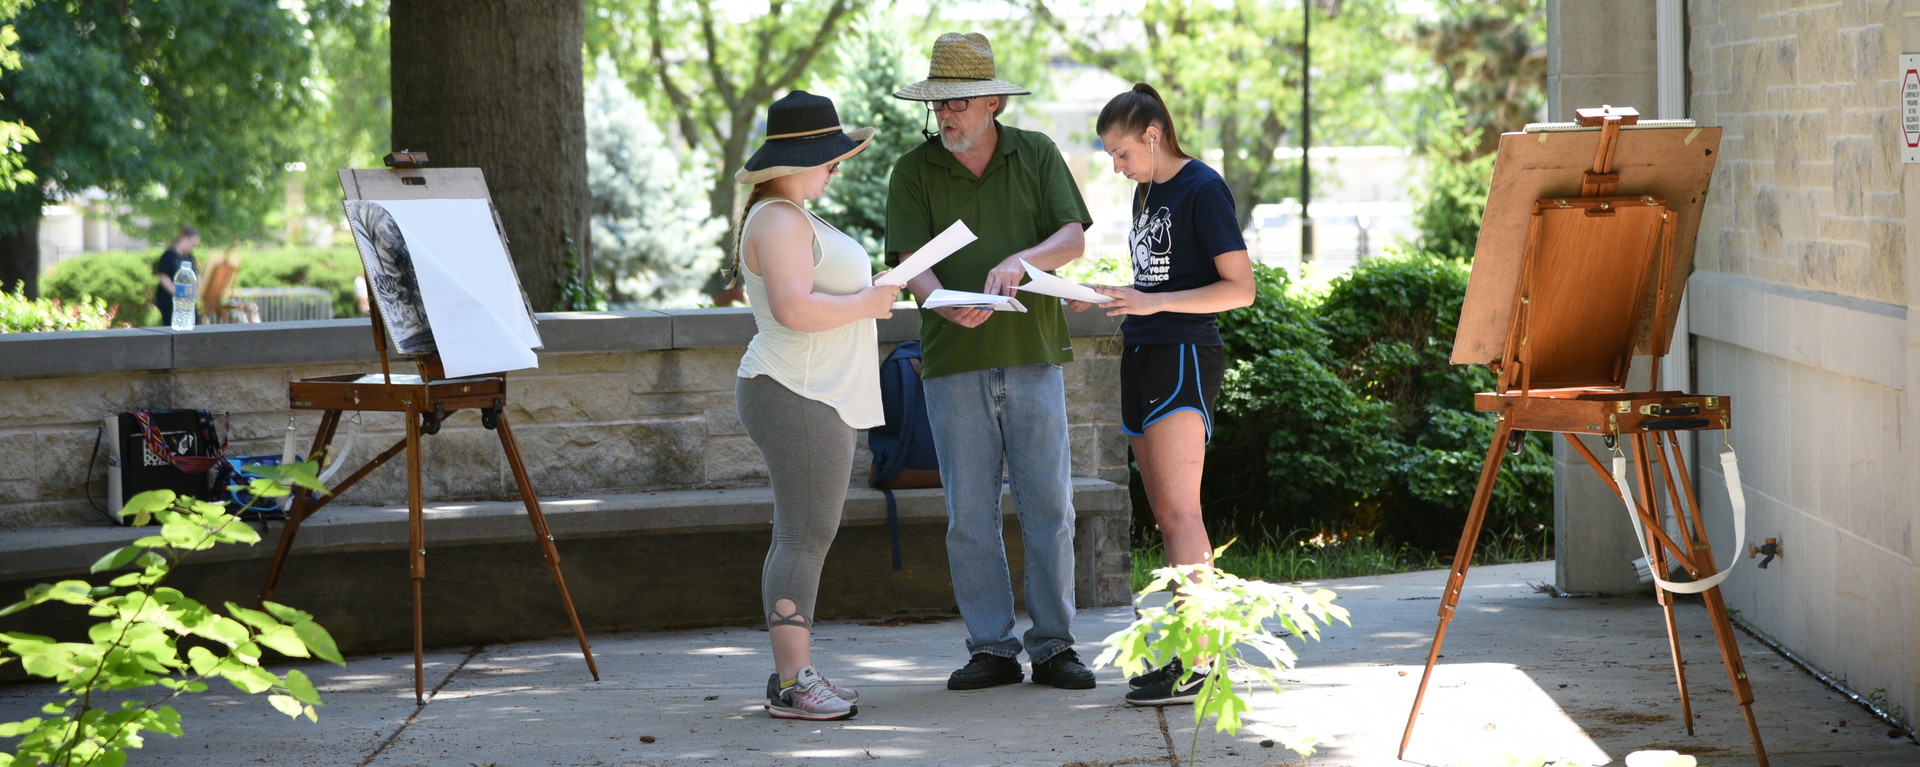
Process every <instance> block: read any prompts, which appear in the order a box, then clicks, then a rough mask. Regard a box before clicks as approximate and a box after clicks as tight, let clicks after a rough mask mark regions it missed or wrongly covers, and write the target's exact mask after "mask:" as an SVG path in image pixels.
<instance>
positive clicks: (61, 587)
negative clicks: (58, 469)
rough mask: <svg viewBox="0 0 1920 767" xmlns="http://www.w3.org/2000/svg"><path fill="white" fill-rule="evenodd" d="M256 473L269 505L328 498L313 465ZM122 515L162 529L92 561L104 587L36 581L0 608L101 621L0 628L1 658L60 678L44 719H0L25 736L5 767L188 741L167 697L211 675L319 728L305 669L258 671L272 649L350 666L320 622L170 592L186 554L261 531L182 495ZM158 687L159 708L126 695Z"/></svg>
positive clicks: (134, 506)
mask: <svg viewBox="0 0 1920 767" xmlns="http://www.w3.org/2000/svg"><path fill="white" fill-rule="evenodd" d="M249 469H250V470H252V471H256V472H258V473H260V474H262V475H263V476H265V477H267V479H262V480H259V481H256V482H254V483H253V484H252V486H251V488H250V489H251V490H252V491H253V492H254V493H256V494H257V495H261V496H262V497H281V496H285V495H287V494H288V492H289V490H288V485H287V483H293V484H298V485H301V486H303V487H310V488H314V489H315V490H316V491H319V492H325V488H324V487H321V485H320V483H319V481H318V480H316V479H315V478H314V472H315V471H316V469H317V466H316V464H315V463H314V462H312V461H306V462H303V463H300V464H295V465H291V466H286V467H278V466H274V467H264V466H255V467H249ZM121 513H122V514H124V515H127V516H132V517H135V522H136V524H141V525H145V524H147V523H148V522H150V521H157V522H159V529H158V531H157V532H156V534H154V535H149V536H147V537H144V538H140V539H139V540H136V541H134V542H133V543H132V545H129V546H126V547H123V548H120V549H117V550H115V551H113V552H111V553H109V554H107V555H106V556H103V557H101V558H100V559H99V561H97V562H95V563H94V564H93V568H92V572H94V573H97V574H103V575H111V576H112V577H111V580H109V581H108V582H107V584H106V585H94V584H93V583H89V582H87V581H83V580H67V581H61V582H58V583H52V584H40V585H38V586H34V587H33V588H30V589H28V590H27V592H26V598H25V599H23V600H22V601H20V602H17V603H15V604H13V605H11V606H9V607H6V608H4V609H0V616H5V615H10V614H12V613H15V612H19V611H21V610H25V609H28V608H31V607H34V606H36V605H42V604H47V603H49V602H58V603H65V604H70V605H75V606H78V607H81V608H84V609H85V610H86V611H87V613H88V614H89V615H91V616H94V617H96V618H100V619H102V620H101V622H99V623H96V624H94V625H93V626H92V627H91V628H90V629H89V630H88V631H87V637H86V641H60V640H57V639H54V638H52V637H45V636H39V635H34V634H27V633H23V632H0V645H4V646H5V651H4V652H0V662H7V661H17V662H18V663H19V664H20V667H21V669H22V670H23V671H25V672H26V673H27V674H30V675H32V676H36V677H41V678H43V679H48V680H51V681H54V682H57V683H58V684H59V685H60V693H59V694H60V697H61V698H62V700H56V701H53V702H50V703H48V704H47V705H45V706H43V707H42V708H41V709H40V712H41V714H42V715H41V716H35V717H30V718H27V719H24V720H21V721H18V722H7V723H0V737H18V738H19V742H18V743H17V744H16V745H15V749H14V752H13V753H11V754H4V753H0V767H27V766H28V765H76V764H97V765H120V764H125V763H126V759H127V751H128V750H129V749H135V748H139V747H140V746H141V745H142V743H143V737H142V734H143V733H145V732H148V731H151V732H155V733H163V734H167V735H172V736H175V737H179V736H180V735H182V734H183V733H184V732H185V728H184V727H182V725H181V717H180V713H179V712H178V711H176V710H174V708H173V707H172V706H169V705H167V703H168V701H171V700H172V699H173V698H175V697H177V696H179V695H182V694H185V693H194V692H204V691H205V690H206V689H207V688H208V685H207V682H208V681H209V680H215V679H218V680H224V681H226V682H227V683H228V684H231V685H232V686H233V687H234V688H235V689H237V690H239V691H241V692H243V693H247V694H258V693H267V702H268V703H269V704H270V705H272V706H273V708H274V709H275V710H277V711H279V712H281V713H283V714H286V715H287V716H289V717H293V718H298V717H303V716H304V717H306V718H307V719H308V720H312V721H318V719H319V713H318V711H317V707H318V706H319V705H321V703H320V694H319V693H318V692H317V691H316V690H315V689H314V686H313V682H312V681H311V680H310V679H308V678H307V675H306V674H305V673H302V672H301V671H300V670H298V669H293V670H289V671H288V672H286V673H285V674H275V673H273V672H272V671H269V670H267V669H266V668H265V667H264V666H263V665H262V658H263V656H265V654H266V652H267V651H269V650H271V651H273V652H276V653H279V654H281V655H284V656H288V657H294V658H320V659H322V660H326V661H331V662H333V663H336V664H343V665H344V663H345V661H344V659H342V658H341V656H340V651H339V649H338V648H337V647H336V646H335V644H334V641H333V637H332V636H331V635H329V634H328V633H327V630H326V629H325V628H322V627H321V626H320V624H318V623H315V622H314V620H313V616H312V615H310V614H308V613H305V612H302V611H300V610H296V609H294V608H291V607H288V606H286V605H281V604H276V603H273V602H267V603H264V604H262V605H261V607H262V609H260V610H253V609H248V608H245V607H241V606H239V605H236V604H234V603H232V602H228V603H226V604H225V606H224V609H217V608H214V607H211V606H208V605H205V604H202V603H200V602H198V601H196V600H194V599H192V598H191V597H188V596H187V595H186V594H183V593H181V592H180V591H179V590H178V589H173V588H169V587H167V586H165V585H163V583H164V581H165V580H166V578H167V576H168V575H169V574H170V573H171V572H172V571H173V568H174V566H175V565H176V564H177V563H178V562H179V560H180V559H181V557H182V556H183V554H184V553H185V552H190V551H204V550H206V549H210V548H213V547H214V546H217V545H220V544H234V543H239V544H247V545H252V544H254V543H258V542H259V540H260V534H259V533H257V532H255V531H254V530H253V529H252V528H251V527H248V526H247V525H246V524H245V523H242V522H240V521H239V519H238V518H237V517H235V516H234V515H232V514H230V513H228V511H227V508H226V506H225V505H223V504H219V503H209V502H204V501H196V500H192V499H185V498H176V497H175V496H174V494H173V492H172V491H169V490H155V491H149V492H145V493H141V494H139V495H136V496H134V497H133V498H132V499H130V500H129V501H128V502H127V505H126V508H125V509H123V510H122V512H121ZM114 573H117V574H114ZM156 687H157V688H159V689H156V690H152V693H153V695H155V696H157V697H154V698H153V699H151V700H136V699H133V698H132V697H130V696H129V695H128V693H129V691H134V690H142V689H146V688H156ZM109 699H112V700H109ZM116 703H117V705H116Z"/></svg>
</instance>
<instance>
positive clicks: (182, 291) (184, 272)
mask: <svg viewBox="0 0 1920 767" xmlns="http://www.w3.org/2000/svg"><path fill="white" fill-rule="evenodd" d="M199 296H200V275H197V274H194V273H193V262H192V261H182V262H180V271H177V272H174V273H173V329H174V330H192V329H193V320H194V314H195V311H194V310H195V309H196V308H197V307H198V305H199V303H200V298H199Z"/></svg>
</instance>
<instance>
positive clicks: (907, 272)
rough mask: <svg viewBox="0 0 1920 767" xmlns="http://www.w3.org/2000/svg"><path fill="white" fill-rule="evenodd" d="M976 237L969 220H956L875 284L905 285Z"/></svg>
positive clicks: (886, 285)
mask: <svg viewBox="0 0 1920 767" xmlns="http://www.w3.org/2000/svg"><path fill="white" fill-rule="evenodd" d="M976 239H978V238H977V237H975V236H974V234H973V230H972V229H968V228H967V222H965V221H959V220H955V221H954V222H953V225H952V226H949V227H947V230H946V231H944V232H941V233H940V234H939V235H938V236H936V237H934V238H933V239H931V240H928V241H927V244H925V245H922V246H920V249H919V250H916V251H914V252H913V255H911V256H908V257H907V260H905V261H901V262H900V265H899V266H896V267H894V268H892V269H890V270H888V271H887V273H886V274H883V275H880V279H878V280H874V282H873V284H875V285H878V286H881V287H894V286H898V285H905V284H907V280H911V279H913V278H915V277H918V276H920V273H921V272H924V271H926V270H928V269H931V268H933V265H934V264H937V263H940V262H941V260H943V259H945V258H946V257H947V256H951V255H953V252H954V251H956V250H959V249H961V248H963V247H966V245H967V243H969V242H973V241H974V240H976Z"/></svg>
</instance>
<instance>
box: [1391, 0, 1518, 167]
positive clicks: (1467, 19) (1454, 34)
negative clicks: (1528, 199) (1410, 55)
mask: <svg viewBox="0 0 1920 767" xmlns="http://www.w3.org/2000/svg"><path fill="white" fill-rule="evenodd" d="M1436 5H1437V6H1438V8H1436V9H1435V10H1437V11H1438V12H1439V13H1438V14H1437V15H1434V16H1429V17H1427V18H1425V19H1423V20H1422V21H1420V22H1419V23H1417V24H1415V25H1414V27H1413V34H1412V40H1413V42H1414V44H1415V45H1417V46H1418V47H1419V48H1420V49H1421V50H1423V51H1425V52H1426V54H1427V57H1428V58H1429V59H1430V61H1431V65H1428V66H1422V67H1418V68H1416V71H1424V72H1430V73H1432V76H1433V77H1434V78H1435V79H1436V82H1435V83H1434V84H1433V93H1434V95H1436V96H1438V97H1439V99H1440V101H1441V102H1442V103H1443V104H1444V105H1447V106H1457V107H1458V108H1459V109H1460V110H1461V112H1462V114H1461V119H1460V120H1459V121H1458V122H1455V123H1451V124H1436V123H1433V122H1430V121H1425V120H1422V121H1419V122H1417V123H1415V124H1414V130H1415V132H1416V135H1415V138H1416V140H1418V141H1419V143H1421V144H1422V145H1423V146H1424V145H1426V143H1427V140H1428V138H1429V136H1431V134H1434V133H1443V132H1451V133H1453V134H1455V135H1473V136H1474V138H1473V139H1472V140H1470V141H1468V142H1466V143H1465V144H1461V145H1458V146H1453V147H1445V148H1444V149H1443V154H1444V155H1445V156H1446V157H1448V158H1450V159H1453V160H1467V159H1471V158H1474V157H1481V156H1484V155H1489V154H1492V153H1493V151H1494V149H1495V148H1496V147H1497V146H1498V141H1499V139H1500V134H1501V133H1502V132H1505V131H1517V130H1520V129H1521V128H1522V127H1524V126H1525V125H1526V123H1528V122H1530V121H1532V120H1534V119H1535V118H1536V116H1537V115H1539V114H1540V111H1541V110H1542V109H1543V108H1545V107H1546V105H1547V14H1546V3H1545V2H1544V1H1543V0H1439V2H1438V3H1436ZM1442 108H1445V106H1443V107H1442ZM1423 133H1424V134H1426V135H1423Z"/></svg>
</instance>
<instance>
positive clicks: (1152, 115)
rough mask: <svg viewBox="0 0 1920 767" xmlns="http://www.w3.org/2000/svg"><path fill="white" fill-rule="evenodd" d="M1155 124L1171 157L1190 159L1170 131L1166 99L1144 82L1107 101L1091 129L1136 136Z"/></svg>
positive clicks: (1095, 131) (1161, 142)
mask: <svg viewBox="0 0 1920 767" xmlns="http://www.w3.org/2000/svg"><path fill="white" fill-rule="evenodd" d="M1155 126H1157V127H1159V128H1160V144H1161V145H1162V146H1165V147H1166V148H1167V149H1166V151H1167V152H1168V153H1170V154H1171V156H1173V157H1179V158H1182V159H1192V158H1193V155H1190V154H1187V152H1186V150H1184V149H1181V148H1180V137H1179V136H1178V135H1176V134H1175V133H1174V131H1173V113H1172V112H1170V111H1168V109H1167V101H1166V99H1163V98H1160V92H1159V91H1157V90H1154V89H1153V86H1151V85H1148V84H1146V83H1134V85H1133V89H1132V90H1129V91H1127V92H1126V93H1122V94H1120V95H1118V96H1115V97H1113V98H1112V99H1111V100H1109V101H1108V102H1107V105H1106V106H1105V107H1104V108H1102V109H1101V110H1100V119H1099V120H1097V121H1096V122H1095V123H1094V130H1093V132H1094V133H1095V134H1096V135H1105V134H1106V133H1107V131H1109V130H1118V131H1120V132H1122V133H1123V134H1125V135H1128V136H1133V137H1135V138H1138V137H1140V136H1144V135H1146V132H1147V128H1149V127H1155Z"/></svg>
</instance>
